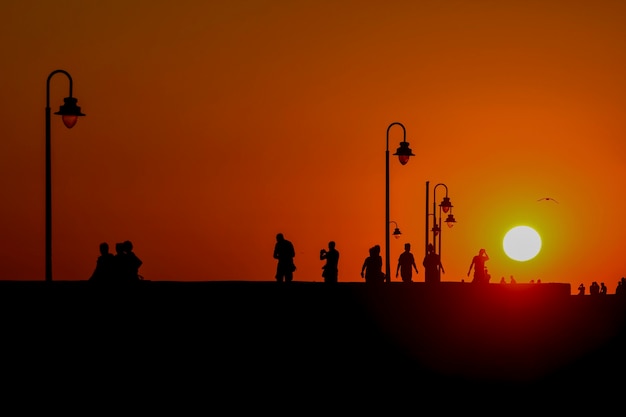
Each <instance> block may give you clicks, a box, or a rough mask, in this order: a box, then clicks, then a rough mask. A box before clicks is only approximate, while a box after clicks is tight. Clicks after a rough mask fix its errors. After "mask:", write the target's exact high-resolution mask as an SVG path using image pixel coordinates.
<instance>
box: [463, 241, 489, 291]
mask: <svg viewBox="0 0 626 417" xmlns="http://www.w3.org/2000/svg"><path fill="white" fill-rule="evenodd" d="M488 260H489V255H487V251H486V250H485V249H481V250H479V251H478V255H475V256H474V257H473V258H472V263H470V266H469V270H468V271H467V276H468V277H469V275H470V272H472V267H473V268H474V279H473V280H472V282H473V283H476V284H483V283H486V281H485V262H487V261H488Z"/></svg>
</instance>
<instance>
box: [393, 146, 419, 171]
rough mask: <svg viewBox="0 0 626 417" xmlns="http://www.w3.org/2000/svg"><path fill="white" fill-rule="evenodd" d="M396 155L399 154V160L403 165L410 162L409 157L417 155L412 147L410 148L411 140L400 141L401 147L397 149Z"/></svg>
mask: <svg viewBox="0 0 626 417" xmlns="http://www.w3.org/2000/svg"><path fill="white" fill-rule="evenodd" d="M394 155H397V156H398V160H399V161H400V163H401V164H402V165H406V163H407V162H409V158H410V157H411V156H415V155H414V154H413V151H412V150H411V148H409V142H407V141H404V142H400V147H399V148H398V149H397V150H396V153H394Z"/></svg>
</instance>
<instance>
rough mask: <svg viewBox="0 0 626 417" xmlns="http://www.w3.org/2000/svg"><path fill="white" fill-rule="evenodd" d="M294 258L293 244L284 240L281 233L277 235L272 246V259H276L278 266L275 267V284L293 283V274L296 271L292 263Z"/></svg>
mask: <svg viewBox="0 0 626 417" xmlns="http://www.w3.org/2000/svg"><path fill="white" fill-rule="evenodd" d="M295 256H296V251H295V249H294V247H293V243H291V241H289V240H287V239H285V236H284V235H283V234H282V233H278V234H277V235H276V244H275V245H274V259H278V264H277V265H276V281H277V282H291V281H293V273H294V271H295V270H296V265H295V264H294V263H293V258H295Z"/></svg>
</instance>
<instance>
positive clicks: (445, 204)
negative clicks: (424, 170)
mask: <svg viewBox="0 0 626 417" xmlns="http://www.w3.org/2000/svg"><path fill="white" fill-rule="evenodd" d="M439 186H443V187H444V188H445V189H446V196H445V197H444V198H443V199H442V200H441V203H440V204H439V220H437V207H436V201H437V188H438V187H439ZM429 190H430V188H429V182H428V181H426V249H425V255H426V254H427V253H428V231H429V223H428V216H429V215H430V214H432V216H433V227H432V229H430V230H431V231H432V234H433V247H434V248H435V249H436V253H437V254H438V255H439V260H440V261H441V234H442V233H441V232H442V229H441V218H442V217H443V215H442V211H443V213H448V211H450V210H451V209H452V203H451V202H450V198H449V197H448V186H447V185H446V184H443V183H439V184H437V185H435V187H434V188H433V211H432V213H429V212H428V198H429V196H428V194H429ZM454 223H456V220H455V219H454V215H453V214H452V213H450V214H448V217H447V218H446V224H447V225H448V227H452V226H453V225H454ZM437 236H439V244H437ZM439 274H440V272H439ZM439 274H438V275H437V281H439V280H440V275H439Z"/></svg>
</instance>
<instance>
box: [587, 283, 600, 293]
mask: <svg viewBox="0 0 626 417" xmlns="http://www.w3.org/2000/svg"><path fill="white" fill-rule="evenodd" d="M599 294H600V286H599V285H598V283H597V282H596V281H593V282H592V283H591V285H590V286H589V295H599Z"/></svg>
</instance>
